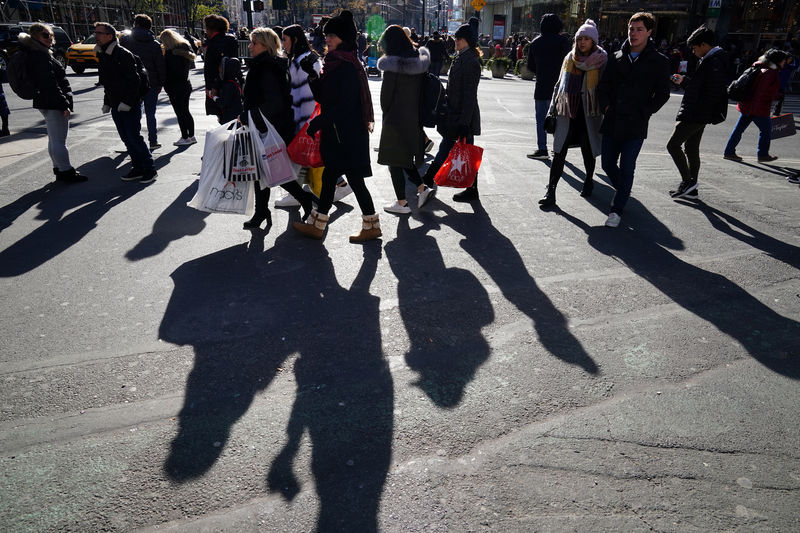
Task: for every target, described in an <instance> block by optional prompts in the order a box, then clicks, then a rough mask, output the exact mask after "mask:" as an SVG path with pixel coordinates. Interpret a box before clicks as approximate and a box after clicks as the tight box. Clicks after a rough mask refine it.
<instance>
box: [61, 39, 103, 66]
mask: <svg viewBox="0 0 800 533" xmlns="http://www.w3.org/2000/svg"><path fill="white" fill-rule="evenodd" d="M96 44H97V41H95V40H94V35H90V36H89V37H87V38H86V39H84V40H83V41H82V42H80V43H75V44H73V45H72V46H70V47H69V48H68V49H67V65H69V66H70V67H72V70H74V71H75V74H83V72H84V71H85V70H86V69H87V68H97V67H98V65H99V63H98V62H97V54H96V53H95V51H94V47H95V45H96Z"/></svg>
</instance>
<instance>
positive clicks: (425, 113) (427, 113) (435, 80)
mask: <svg viewBox="0 0 800 533" xmlns="http://www.w3.org/2000/svg"><path fill="white" fill-rule="evenodd" d="M446 101H447V93H445V90H444V85H442V82H441V81H440V80H439V76H437V75H435V74H431V73H430V72H426V73H425V74H423V75H422V84H421V89H420V97H419V123H420V126H423V127H426V128H433V127H435V126H436V125H437V124H438V123H439V122H440V121H441V119H442V117H443V116H444V114H445V106H446Z"/></svg>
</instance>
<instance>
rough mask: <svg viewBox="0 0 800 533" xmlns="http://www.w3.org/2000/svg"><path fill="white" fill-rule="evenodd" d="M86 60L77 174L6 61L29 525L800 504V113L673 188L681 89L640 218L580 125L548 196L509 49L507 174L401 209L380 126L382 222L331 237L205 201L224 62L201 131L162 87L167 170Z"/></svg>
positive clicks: (486, 522) (290, 525) (462, 516)
mask: <svg viewBox="0 0 800 533" xmlns="http://www.w3.org/2000/svg"><path fill="white" fill-rule="evenodd" d="M486 75H487V76H488V71H487V74H486ZM69 80H70V82H71V83H72V86H73V89H74V91H75V95H76V103H75V105H76V114H75V115H74V116H73V119H72V127H71V130H70V136H69V141H68V145H69V147H70V152H71V157H72V162H73V164H74V165H75V166H76V167H77V168H79V170H80V171H81V172H82V173H84V174H86V175H88V176H89V177H90V179H89V181H88V182H86V183H82V184H77V185H69V186H65V185H61V184H57V183H54V182H53V176H52V173H51V163H50V159H49V157H48V155H47V139H46V135H45V129H44V123H43V120H42V118H41V115H40V114H39V113H38V112H37V111H35V110H32V109H30V102H25V101H21V100H19V99H18V98H17V97H16V96H14V95H13V94H11V93H10V91H9V90H8V87H7V86H6V90H7V93H6V94H7V96H8V99H9V104H10V106H11V108H12V115H11V130H12V132H13V135H12V136H11V137H7V138H4V139H0V286H2V291H0V320H2V326H3V327H2V337H0V338H1V339H2V340H0V383H1V384H2V388H1V389H0V391H1V392H0V400H1V401H0V416H1V417H2V420H0V451H1V452H2V453H1V454H0V530H2V531H9V532H12V531H13V532H23V531H69V532H87V531H179V532H184V531H185V532H190V531H191V532H196V531H231V532H233V531H236V532H238V531H270V532H272V531H275V532H294V531H315V530H318V531H323V532H327V531H348V532H368V531H387V532H417V531H420V532H421V531H426V532H428V531H432V532H443V531H454V532H466V531H498V532H500V531H502V532H509V531H514V532H517V531H519V532H528V531H797V530H800V514H798V511H797V510H798V507H799V506H800V432H799V431H798V427H800V409H799V406H800V394H799V393H798V378H800V366H799V363H800V359H799V357H798V356H799V355H800V322H799V321H800V274H798V272H799V271H798V267H800V210H799V209H798V205H800V189H799V188H798V186H797V185H793V184H791V183H789V182H787V180H786V179H785V177H786V176H787V175H789V174H791V173H792V172H793V171H796V170H798V169H800V136H794V137H789V138H786V139H782V140H776V141H774V142H773V146H772V150H771V151H772V153H773V154H774V155H777V156H779V157H780V159H778V160H777V161H776V162H775V163H773V164H770V165H762V164H758V163H757V162H756V159H755V147H756V136H757V133H756V128H755V126H751V127H750V129H749V130H748V131H747V132H746V133H745V135H744V138H743V140H742V143H741V145H740V146H739V149H738V153H739V154H740V155H742V156H743V157H744V158H745V160H744V162H743V163H734V162H731V161H725V160H723V159H722V157H721V154H722V148H723V146H724V143H725V141H726V139H727V136H728V134H729V132H730V131H731V129H732V128H733V124H734V123H735V120H736V119H737V118H738V113H737V112H736V110H735V108H734V107H731V108H730V111H729V114H728V119H727V121H726V122H725V123H724V124H721V125H719V126H712V127H709V128H707V130H706V134H705V135H704V138H703V142H702V146H701V150H702V157H703V166H702V169H701V171H700V186H699V200H698V201H673V200H672V199H671V198H670V197H669V195H668V194H667V191H668V190H670V189H672V188H674V187H675V186H676V185H677V184H678V181H679V180H678V178H677V176H676V171H675V169H674V166H673V164H672V161H671V159H670V157H669V155H668V154H667V152H666V149H665V145H666V141H667V139H668V138H669V135H670V133H671V131H672V127H673V125H674V117H675V114H676V112H677V108H678V104H679V102H680V95H679V94H677V93H676V94H674V95H673V96H672V98H671V99H670V101H669V103H668V104H667V105H666V106H665V107H664V109H662V110H661V111H660V112H659V113H658V114H657V115H656V116H655V117H653V119H652V120H651V123H650V135H649V138H648V140H647V141H646V143H645V145H644V148H643V150H642V153H641V156H640V157H639V160H638V165H637V170H636V181H635V183H634V188H633V197H632V199H631V201H630V203H629V205H628V208H627V210H626V213H625V215H624V216H623V218H622V223H621V225H620V227H619V228H616V229H611V228H606V227H604V225H603V223H604V222H605V219H606V216H607V213H608V206H609V203H610V201H611V197H612V193H613V191H612V189H611V188H610V186H609V185H608V181H607V179H606V177H605V175H604V174H603V172H602V169H600V164H599V160H598V165H597V166H598V174H599V176H598V179H597V186H596V187H595V191H594V194H593V196H592V197H591V198H588V199H584V198H581V197H580V196H579V191H580V188H581V183H582V180H583V163H582V159H581V156H580V153H579V152H580V151H579V150H578V149H573V150H571V151H570V153H569V157H568V160H567V166H566V169H565V172H566V176H565V177H564V179H563V180H562V182H561V184H560V186H559V188H558V205H559V206H560V209H559V210H555V211H550V212H545V211H541V210H540V209H538V206H537V203H536V202H537V200H538V199H539V198H540V197H541V196H542V194H543V192H544V187H545V184H546V182H547V175H548V163H546V162H542V161H532V160H530V159H527V158H526V157H525V154H527V153H530V152H532V151H533V148H534V144H535V141H534V126H533V102H532V94H533V87H534V86H533V82H528V81H522V80H519V79H515V78H514V79H512V78H511V77H508V78H507V79H504V80H493V79H490V78H488V77H486V78H484V79H482V80H481V83H480V89H479V97H480V106H481V115H482V129H483V134H482V135H481V136H480V137H479V138H478V139H477V144H479V145H480V146H482V147H483V148H484V149H485V152H484V159H483V164H482V167H481V172H480V176H479V178H478V179H479V188H480V194H481V202H480V203H473V204H459V203H455V202H453V201H452V195H453V193H454V192H456V191H454V190H453V189H444V188H442V189H440V190H439V192H438V195H437V197H436V198H435V199H434V200H433V201H432V202H430V204H429V205H426V206H425V207H423V208H422V209H417V208H416V202H415V198H414V196H409V198H410V204H411V206H412V209H413V213H412V215H410V216H395V215H389V214H386V213H383V212H382V210H381V209H380V208H381V207H382V206H383V205H388V204H390V203H392V202H393V201H394V194H393V190H392V187H391V182H390V179H389V173H388V170H387V169H386V168H385V167H381V166H379V165H378V164H377V163H376V159H377V154H376V153H375V152H373V172H374V177H372V178H370V179H369V180H368V186H369V188H370V191H371V192H372V194H373V198H374V200H375V203H376V206H378V208H379V210H380V212H381V223H382V226H383V238H382V239H381V240H380V241H376V242H370V243H367V244H365V245H353V244H350V243H348V240H347V235H349V234H350V233H352V232H354V231H356V230H357V229H358V228H359V227H360V223H361V221H360V216H359V215H360V211H359V209H358V207H357V205H356V204H355V199H354V198H353V197H352V196H350V197H347V198H345V199H344V200H343V201H342V202H339V203H338V204H336V206H335V208H334V210H333V211H332V213H331V214H332V216H331V224H330V225H329V227H328V231H327V235H326V237H325V239H324V241H323V242H321V243H320V242H317V241H311V240H307V239H304V238H301V237H299V236H297V235H296V234H295V233H294V231H293V230H292V229H291V227H290V225H291V222H292V221H293V220H298V218H299V213H298V211H297V210H282V209H273V210H272V217H273V226H272V227H271V228H270V229H269V230H268V231H256V232H252V233H251V232H248V231H243V230H242V228H241V225H242V222H243V221H244V217H243V216H234V215H216V214H207V213H202V212H200V211H196V210H194V209H192V208H189V207H187V206H186V203H187V202H188V201H189V200H190V199H191V197H192V196H193V194H194V191H195V190H196V186H197V177H198V176H197V174H198V172H199V169H200V156H201V155H202V149H203V135H204V132H205V131H206V130H207V129H210V128H211V127H213V126H214V125H215V121H214V120H213V119H211V118H209V117H205V116H203V115H202V105H203V100H202V90H203V88H202V75H201V71H200V70H196V71H195V72H194V73H193V74H192V82H193V84H194V86H195V89H196V92H195V93H194V96H193V100H192V110H193V112H194V116H195V119H196V121H197V131H198V133H197V137H198V139H199V140H200V142H199V143H198V144H197V145H194V146H191V147H181V148H176V147H174V146H172V143H173V142H174V141H175V140H177V139H178V138H179V137H180V135H179V133H178V129H177V123H176V120H175V118H174V114H173V113H172V109H171V107H170V106H169V103H168V101H167V99H166V96H165V95H163V94H162V95H161V99H160V105H159V110H158V121H159V140H160V142H161V143H162V144H163V145H164V146H163V148H161V149H159V150H156V151H155V158H156V166H157V168H158V173H159V177H158V180H157V181H156V182H155V183H152V184H150V185H141V184H139V183H136V182H133V183H129V182H122V181H120V179H119V177H120V176H121V175H122V174H124V173H125V172H126V171H127V170H128V168H129V161H128V160H127V159H126V157H125V154H124V153H121V151H122V150H123V147H122V143H121V141H120V140H119V137H118V136H117V133H116V130H115V128H114V125H113V123H112V121H111V117H110V116H108V115H102V114H101V112H100V108H101V105H102V88H99V87H95V85H94V82H95V81H96V74H95V73H94V71H89V72H88V73H87V74H84V75H81V76H78V75H74V74H71V75H70V76H69ZM370 86H371V88H372V91H373V101H374V103H375V104H376V105H377V104H378V102H379V98H378V94H379V91H380V80H379V79H378V78H375V77H373V78H370ZM791 106H794V110H795V112H796V113H797V114H796V115H795V116H798V115H800V113H798V112H800V106H798V105H797V101H792V102H790V103H789V104H787V108H789V109H791V108H792V107H791ZM376 118H377V120H378V123H377V124H376V132H375V133H374V134H373V135H372V138H371V143H372V145H373V146H377V145H378V140H379V132H380V126H381V124H380V112H379V111H376ZM143 122H144V121H143ZM429 134H430V135H431V137H432V138H434V140H436V141H438V139H439V137H438V136H437V135H436V134H435V132H433V131H429ZM431 155H432V154H431ZM412 192H413V188H412V187H411V186H409V194H411V193H412ZM282 193H283V191H273V200H274V199H275V198H276V197H280V196H282Z"/></svg>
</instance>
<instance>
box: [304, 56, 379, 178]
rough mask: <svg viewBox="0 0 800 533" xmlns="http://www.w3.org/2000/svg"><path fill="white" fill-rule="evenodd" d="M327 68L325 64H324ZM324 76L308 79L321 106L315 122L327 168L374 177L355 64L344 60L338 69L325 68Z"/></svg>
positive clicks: (321, 152) (323, 159)
mask: <svg viewBox="0 0 800 533" xmlns="http://www.w3.org/2000/svg"><path fill="white" fill-rule="evenodd" d="M323 65H324V63H323ZM322 68H323V72H324V74H323V75H322V76H320V77H317V78H314V79H309V86H310V87H311V92H312V93H313V94H314V99H315V100H316V101H317V102H318V103H319V105H320V114H319V116H318V117H317V118H315V119H314V121H315V122H316V124H319V126H320V130H319V133H318V134H317V135H320V154H321V155H322V161H323V162H324V163H325V166H327V167H331V168H332V169H336V170H338V171H342V172H344V171H349V172H351V173H354V174H357V175H360V176H361V177H367V176H372V167H371V165H370V157H369V131H368V130H367V125H366V124H365V123H364V120H363V118H362V117H363V113H362V112H361V105H362V104H361V87H360V82H359V79H358V72H357V71H356V67H355V65H353V64H351V63H348V62H345V61H342V62H341V63H340V64H339V66H337V67H336V68H335V69H333V70H330V69H328V71H327V72H325V69H326V67H325V66H323V67H322Z"/></svg>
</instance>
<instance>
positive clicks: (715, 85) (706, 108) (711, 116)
mask: <svg viewBox="0 0 800 533" xmlns="http://www.w3.org/2000/svg"><path fill="white" fill-rule="evenodd" d="M680 87H681V89H683V90H684V91H685V93H684V95H683V100H681V108H680V109H679V110H678V117H677V120H679V121H681V122H695V123H698V124H719V123H720V122H723V121H724V120H725V117H726V116H727V114H728V90H727V87H728V55H727V54H726V53H725V51H724V50H722V49H721V48H719V47H715V48H712V49H711V50H709V52H708V53H707V54H706V55H705V56H703V59H701V60H700V63H698V64H697V70H695V72H694V74H692V75H691V76H684V78H683V83H681V85H680Z"/></svg>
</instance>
